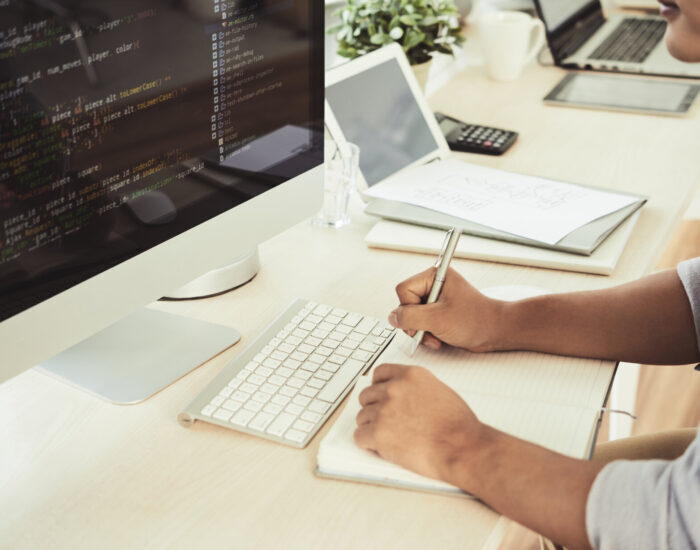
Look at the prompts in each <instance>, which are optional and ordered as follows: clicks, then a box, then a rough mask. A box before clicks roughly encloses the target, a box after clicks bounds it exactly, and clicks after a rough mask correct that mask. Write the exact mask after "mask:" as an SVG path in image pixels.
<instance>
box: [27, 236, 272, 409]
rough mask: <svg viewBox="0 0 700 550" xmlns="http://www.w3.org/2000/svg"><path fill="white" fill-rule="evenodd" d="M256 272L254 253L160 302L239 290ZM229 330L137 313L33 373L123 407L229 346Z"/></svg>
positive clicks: (233, 337)
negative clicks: (56, 380)
mask: <svg viewBox="0 0 700 550" xmlns="http://www.w3.org/2000/svg"><path fill="white" fill-rule="evenodd" d="M259 269H260V257H259V255H258V248H257V247H255V248H254V249H252V250H250V251H249V252H247V253H246V254H243V255H242V256H239V257H238V258H235V259H234V260H233V262H231V264H229V265H227V266H224V267H222V268H219V269H215V270H213V271H210V272H209V273H206V274H204V275H202V276H201V277H199V278H197V279H195V280H194V281H192V282H190V283H188V284H186V285H185V286H183V287H181V288H179V289H177V290H176V291H174V292H172V293H170V295H169V296H166V297H164V299H166V300H191V299H196V298H206V297H208V296H215V295H217V294H221V293H223V292H228V291H229V290H232V289H234V288H237V287H239V286H241V285H244V284H245V283H247V282H248V281H250V280H251V279H252V278H253V277H255V275H256V273H257V272H258V270H259ZM240 338H241V335H240V333H239V332H238V331H236V330H235V329H233V328H231V327H225V326H222V325H215V324H212V323H207V322H205V321H199V320H197V319H191V318H189V317H182V316H180V315H173V314H171V313H165V312H162V311H157V310H153V309H147V308H144V309H141V310H140V311H137V312H136V313H133V314H132V315H129V316H128V317H126V318H124V319H122V320H121V321H118V322H116V323H114V324H113V325H111V326H109V327H107V328H106V329H104V330H102V331H101V332H98V333H97V334H95V335H93V336H91V337H90V338H87V339H86V340H83V341H82V342H80V343H78V344H76V345H75V346H73V347H72V348H69V349H67V350H66V351H64V352H62V353H60V354H58V355H56V356H54V357H52V358H51V359H49V360H48V361H45V362H44V363H42V364H41V365H39V366H38V367H37V369H38V370H40V371H42V372H44V373H46V374H48V375H50V376H53V377H55V378H58V379H60V380H62V381H64V382H66V383H68V384H70V385H71V386H74V387H77V388H80V389H83V390H85V391H87V392H89V393H92V394H93V395H96V396H98V397H101V398H102V399H106V400H107V401H111V402H112V403H117V404H120V405H127V404H132V403H139V402H141V401H144V400H145V399H148V398H149V397H150V396H152V395H153V394H154V393H156V392H158V391H160V390H161V389H163V388H165V387H166V386H169V385H170V384H172V383H173V382H175V381H176V380H178V379H179V378H181V377H182V376H184V375H185V374H187V373H188V372H190V371H191V370H193V369H194V368H195V367H198V366H199V365H201V364H202V363H204V362H205V361H207V360H209V359H210V358H211V357H213V356H214V355H217V354H218V353H220V352H222V351H223V350H225V349H226V348H228V347H230V346H232V345H233V344H235V343H236V342H238V340H240Z"/></svg>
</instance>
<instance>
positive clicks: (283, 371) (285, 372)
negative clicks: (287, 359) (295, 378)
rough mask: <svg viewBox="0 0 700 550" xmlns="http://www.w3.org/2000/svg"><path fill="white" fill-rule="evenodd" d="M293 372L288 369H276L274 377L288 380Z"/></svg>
mask: <svg viewBox="0 0 700 550" xmlns="http://www.w3.org/2000/svg"><path fill="white" fill-rule="evenodd" d="M293 372H294V369H290V368H288V367H277V370H276V371H275V375H276V376H279V377H282V378H289V377H290V376H291V375H292V373H293Z"/></svg>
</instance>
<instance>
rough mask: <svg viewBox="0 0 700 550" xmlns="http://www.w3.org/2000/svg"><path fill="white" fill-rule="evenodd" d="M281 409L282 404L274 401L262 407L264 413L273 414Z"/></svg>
mask: <svg viewBox="0 0 700 550" xmlns="http://www.w3.org/2000/svg"><path fill="white" fill-rule="evenodd" d="M281 410H282V406H281V405H277V404H276V403H268V404H267V405H265V406H264V407H263V411H265V412H266V413H270V414H273V415H274V414H278V413H279V412H280V411H281Z"/></svg>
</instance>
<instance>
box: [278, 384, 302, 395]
mask: <svg viewBox="0 0 700 550" xmlns="http://www.w3.org/2000/svg"><path fill="white" fill-rule="evenodd" d="M297 391H298V390H297V389H296V388H293V387H291V386H284V387H283V388H280V393H281V394H282V395H284V396H286V397H294V396H295V395H296V394H297Z"/></svg>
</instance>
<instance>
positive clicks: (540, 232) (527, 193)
mask: <svg viewBox="0 0 700 550" xmlns="http://www.w3.org/2000/svg"><path fill="white" fill-rule="evenodd" d="M365 194H366V195H368V196H370V197H375V198H381V199H387V200H393V201H398V202H405V203H409V204H414V205H417V206H422V207H424V208H429V209H431V210H436V211H438V212H443V213H445V214H449V215H451V216H456V217H459V218H463V219H465V220H469V221H471V222H475V223H479V224H481V225H485V226H488V227H492V228H494V229H499V230H501V231H506V232H508V233H511V234H513V235H518V236H521V237H526V238H529V239H533V240H536V241H540V242H543V243H547V244H550V245H551V244H555V243H557V242H559V241H560V240H561V239H563V238H564V237H565V236H566V235H568V234H569V233H571V232H572V231H574V230H575V229H578V228H579V227H581V226H583V225H585V224H587V223H589V222H592V221H593V220H596V219H598V218H600V217H602V216H605V215H607V214H610V213H612V212H616V211H617V210H620V209H621V208H624V207H625V206H629V205H630V204H632V203H633V202H634V201H635V200H636V199H635V198H634V197H630V196H627V195H621V194H618V193H613V192H608V191H601V190H598V189H590V188H588V187H583V186H580V185H575V184H570V183H562V182H558V181H553V180H548V179H544V178H539V177H535V176H526V175H522V174H515V173H512V172H504V171H502V170H494V169H491V168H484V167H482V166H477V165H473V164H469V163H466V162H460V161H456V160H445V161H442V162H434V163H430V164H426V165H423V166H420V167H418V168H415V169H412V170H409V171H407V172H405V173H401V174H399V175H397V176H396V177H394V178H391V179H390V180H388V181H385V182H383V183H380V184H379V185H375V186H373V187H371V188H370V189H369V190H368V191H367V192H366V193H365Z"/></svg>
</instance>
